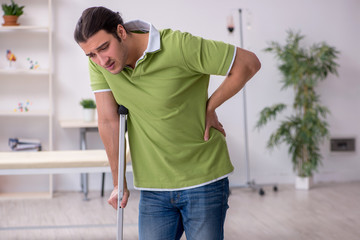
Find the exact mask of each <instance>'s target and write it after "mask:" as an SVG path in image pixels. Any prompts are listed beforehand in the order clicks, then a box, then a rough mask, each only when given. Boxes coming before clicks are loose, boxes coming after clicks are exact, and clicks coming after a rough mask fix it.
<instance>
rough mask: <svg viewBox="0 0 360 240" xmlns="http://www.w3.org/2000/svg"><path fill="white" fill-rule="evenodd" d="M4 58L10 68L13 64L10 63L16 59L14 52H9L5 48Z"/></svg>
mask: <svg viewBox="0 0 360 240" xmlns="http://www.w3.org/2000/svg"><path fill="white" fill-rule="evenodd" d="M6 58H7V60H8V61H9V68H12V67H14V66H13V64H12V62H15V61H16V56H15V54H13V53H12V52H11V50H9V49H8V50H6Z"/></svg>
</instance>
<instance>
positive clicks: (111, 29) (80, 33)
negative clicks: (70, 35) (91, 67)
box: [74, 7, 127, 43]
mask: <svg viewBox="0 0 360 240" xmlns="http://www.w3.org/2000/svg"><path fill="white" fill-rule="evenodd" d="M119 24H121V25H122V26H124V21H123V19H122V18H121V16H120V14H119V13H116V12H113V11H111V10H110V9H107V8H105V7H91V8H88V9H85V10H84V11H83V13H82V15H81V17H80V19H79V21H78V22H77V24H76V28H75V32H74V38H75V41H76V42H77V43H81V42H86V41H87V40H88V39H89V38H90V37H92V36H93V35H94V34H95V33H97V32H98V31H100V30H105V31H106V32H107V33H110V34H113V35H114V37H115V38H116V39H118V40H119V41H121V39H120V37H119V36H118V35H117V26H118V25H119ZM124 28H125V27H124ZM125 30H126V28H125ZM126 32H127V30H126Z"/></svg>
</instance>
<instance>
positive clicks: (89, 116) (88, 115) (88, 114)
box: [83, 108, 95, 122]
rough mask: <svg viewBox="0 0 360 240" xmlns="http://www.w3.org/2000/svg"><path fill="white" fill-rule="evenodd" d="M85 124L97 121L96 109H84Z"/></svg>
mask: <svg viewBox="0 0 360 240" xmlns="http://www.w3.org/2000/svg"><path fill="white" fill-rule="evenodd" d="M83 117H84V122H92V121H94V120H95V109H94V108H84V109H83Z"/></svg>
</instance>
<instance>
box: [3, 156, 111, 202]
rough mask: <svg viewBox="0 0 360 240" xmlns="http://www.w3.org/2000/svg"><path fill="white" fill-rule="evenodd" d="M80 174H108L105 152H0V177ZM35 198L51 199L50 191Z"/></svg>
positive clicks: (108, 168)
mask: <svg viewBox="0 0 360 240" xmlns="http://www.w3.org/2000/svg"><path fill="white" fill-rule="evenodd" d="M82 172H110V167H109V162H108V159H107V155H106V153H105V150H85V151H83V150H77V151H40V152H0V175H31V174H60V173H82ZM8 195H9V196H11V194H8ZM35 196H37V197H39V196H42V197H46V196H47V197H50V198H51V197H52V190H51V191H50V193H48V194H44V193H42V194H35ZM20 197H21V196H20Z"/></svg>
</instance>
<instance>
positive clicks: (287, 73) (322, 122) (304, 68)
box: [256, 31, 339, 189]
mask: <svg viewBox="0 0 360 240" xmlns="http://www.w3.org/2000/svg"><path fill="white" fill-rule="evenodd" d="M303 38H304V36H302V35H301V34H300V33H294V32H293V31H288V35H287V39H286V44H285V45H283V46H282V45H280V44H279V43H277V42H271V43H270V46H269V47H268V48H266V49H265V51H266V52H271V53H273V54H274V55H275V57H276V58H277V59H278V60H279V62H280V65H279V66H278V69H279V70H280V72H281V73H282V76H283V79H282V81H281V82H282V90H286V89H289V88H290V89H293V90H294V101H293V103H292V105H290V107H291V108H292V111H290V112H291V113H290V115H289V116H287V117H286V118H285V120H282V121H281V122H280V126H279V127H278V128H277V129H276V130H275V131H274V132H273V133H272V134H271V136H270V138H269V140H268V142H267V147H268V148H269V149H272V148H274V146H277V145H280V144H282V143H286V144H287V145H288V152H289V154H290V155H291V160H292V163H293V169H294V171H295V173H296V175H297V181H296V184H299V183H300V184H301V183H306V185H305V186H301V185H296V184H295V185H296V187H297V188H301V189H309V188H310V187H311V186H310V184H311V182H312V177H313V174H314V172H315V171H316V170H317V168H318V166H319V164H321V154H320V148H319V145H320V143H321V142H322V141H323V140H324V139H325V138H326V137H327V136H328V134H329V131H328V123H327V122H326V116H327V114H328V113H329V110H328V108H327V107H325V106H323V105H321V103H320V96H319V95H318V94H317V92H316V86H317V85H318V83H319V82H320V81H321V80H324V79H326V77H327V76H328V75H329V74H336V75H337V67H338V64H337V63H336V62H335V60H336V58H337V56H338V54H339V52H338V51H337V50H336V49H335V48H334V47H331V46H329V45H327V44H326V43H319V44H313V45H312V46H310V47H302V46H301V45H300V42H301V40H302V39H303ZM286 107H287V105H286V104H284V103H279V104H275V105H273V106H270V107H265V108H264V109H263V110H262V111H261V112H260V118H259V120H258V122H257V123H256V128H258V129H259V128H261V127H263V126H264V125H266V124H267V123H268V122H269V121H270V120H274V119H276V117H277V116H278V115H279V114H280V113H281V112H283V110H284V109H286Z"/></svg>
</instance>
